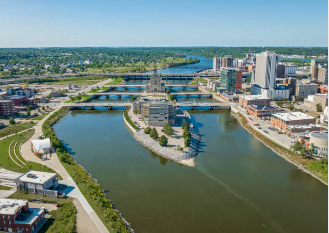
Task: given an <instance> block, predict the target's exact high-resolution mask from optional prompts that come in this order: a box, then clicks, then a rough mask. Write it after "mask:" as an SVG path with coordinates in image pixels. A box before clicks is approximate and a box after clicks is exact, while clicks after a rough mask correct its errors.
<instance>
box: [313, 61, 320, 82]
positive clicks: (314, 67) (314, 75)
mask: <svg viewBox="0 0 329 233" xmlns="http://www.w3.org/2000/svg"><path fill="white" fill-rule="evenodd" d="M318 64H319V61H318V60H317V59H312V60H311V77H312V79H317V78H318Z"/></svg>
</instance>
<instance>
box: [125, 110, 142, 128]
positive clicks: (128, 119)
mask: <svg viewBox="0 0 329 233" xmlns="http://www.w3.org/2000/svg"><path fill="white" fill-rule="evenodd" d="M129 109H130V107H128V108H126V110H125V111H124V114H123V115H124V117H125V119H126V121H127V122H128V123H129V124H130V125H131V126H132V127H133V128H134V129H137V130H138V129H139V127H138V126H137V125H135V124H134V122H132V120H131V119H130V117H129V115H128V112H129Z"/></svg>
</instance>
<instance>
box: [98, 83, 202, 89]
mask: <svg viewBox="0 0 329 233" xmlns="http://www.w3.org/2000/svg"><path fill="white" fill-rule="evenodd" d="M104 87H109V88H111V87H114V88H117V87H119V88H120V87H121V88H127V87H135V88H136V87H137V88H138V89H140V88H142V87H146V85H142V84H137V85H127V84H117V85H104ZM166 87H169V88H174V87H182V88H183V89H185V88H187V87H189V88H195V89H197V88H198V85H187V84H176V85H175V84H173V85H172V84H169V85H167V84H166Z"/></svg>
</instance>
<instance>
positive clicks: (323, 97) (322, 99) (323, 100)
mask: <svg viewBox="0 0 329 233" xmlns="http://www.w3.org/2000/svg"><path fill="white" fill-rule="evenodd" d="M313 103H314V106H313V108H314V109H315V110H316V109H317V107H316V106H317V105H318V104H320V105H321V106H322V111H324V109H325V108H326V107H327V106H328V94H315V95H314V97H313Z"/></svg>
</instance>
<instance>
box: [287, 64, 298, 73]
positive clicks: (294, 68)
mask: <svg viewBox="0 0 329 233" xmlns="http://www.w3.org/2000/svg"><path fill="white" fill-rule="evenodd" d="M298 68H299V67H298V66H296V65H285V67H284V73H285V74H296V71H297V70H298Z"/></svg>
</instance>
